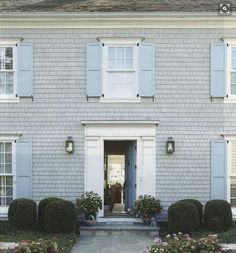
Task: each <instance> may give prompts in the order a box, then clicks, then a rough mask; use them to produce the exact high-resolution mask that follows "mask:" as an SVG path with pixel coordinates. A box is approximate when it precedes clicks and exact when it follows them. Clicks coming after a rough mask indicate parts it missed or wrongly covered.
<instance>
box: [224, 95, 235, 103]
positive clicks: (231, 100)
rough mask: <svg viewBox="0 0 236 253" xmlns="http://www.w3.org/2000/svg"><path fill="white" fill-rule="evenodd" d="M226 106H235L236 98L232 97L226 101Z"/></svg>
mask: <svg viewBox="0 0 236 253" xmlns="http://www.w3.org/2000/svg"><path fill="white" fill-rule="evenodd" d="M224 103H225V104H235V103H236V96H231V97H228V98H225V99H224Z"/></svg>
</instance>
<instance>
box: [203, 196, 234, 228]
mask: <svg viewBox="0 0 236 253" xmlns="http://www.w3.org/2000/svg"><path fill="white" fill-rule="evenodd" d="M231 225H232V211H231V206H230V204H229V203H228V202H227V201H225V200H218V199H216V200H210V201H208V202H207V203H206V205H205V208H204V226H205V227H206V229H209V230H227V229H229V228H230V227H231Z"/></svg>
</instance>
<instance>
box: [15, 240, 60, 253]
mask: <svg viewBox="0 0 236 253" xmlns="http://www.w3.org/2000/svg"><path fill="white" fill-rule="evenodd" d="M57 248H58V246H57V243H56V242H55V241H52V240H43V239H39V240H37V241H30V240H27V241H26V240H23V241H21V242H20V243H19V246H18V247H16V249H15V252H16V253H57Z"/></svg>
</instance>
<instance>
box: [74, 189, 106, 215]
mask: <svg viewBox="0 0 236 253" xmlns="http://www.w3.org/2000/svg"><path fill="white" fill-rule="evenodd" d="M76 208H77V211H78V213H84V214H85V219H86V220H88V219H91V217H94V219H96V213H97V211H98V210H99V209H102V199H101V197H100V196H99V195H98V194H97V193H94V192H93V191H90V192H85V193H84V194H83V195H82V196H81V197H80V198H79V199H77V200H76Z"/></svg>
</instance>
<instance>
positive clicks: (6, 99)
mask: <svg viewBox="0 0 236 253" xmlns="http://www.w3.org/2000/svg"><path fill="white" fill-rule="evenodd" d="M18 102H20V99H19V97H15V96H14V97H12V96H8V97H5V96H0V103H18Z"/></svg>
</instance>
